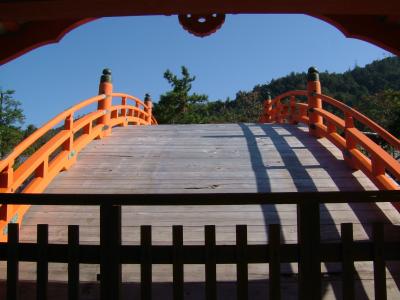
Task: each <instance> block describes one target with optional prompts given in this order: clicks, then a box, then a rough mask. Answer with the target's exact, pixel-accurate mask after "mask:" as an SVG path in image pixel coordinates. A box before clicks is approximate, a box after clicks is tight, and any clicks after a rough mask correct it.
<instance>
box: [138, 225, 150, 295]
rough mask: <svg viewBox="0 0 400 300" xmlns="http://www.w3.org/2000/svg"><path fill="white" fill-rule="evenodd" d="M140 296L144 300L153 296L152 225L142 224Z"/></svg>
mask: <svg viewBox="0 0 400 300" xmlns="http://www.w3.org/2000/svg"><path fill="white" fill-rule="evenodd" d="M140 245H141V263H140V297H141V299H142V300H151V298H152V254H151V226H149V225H143V226H140Z"/></svg>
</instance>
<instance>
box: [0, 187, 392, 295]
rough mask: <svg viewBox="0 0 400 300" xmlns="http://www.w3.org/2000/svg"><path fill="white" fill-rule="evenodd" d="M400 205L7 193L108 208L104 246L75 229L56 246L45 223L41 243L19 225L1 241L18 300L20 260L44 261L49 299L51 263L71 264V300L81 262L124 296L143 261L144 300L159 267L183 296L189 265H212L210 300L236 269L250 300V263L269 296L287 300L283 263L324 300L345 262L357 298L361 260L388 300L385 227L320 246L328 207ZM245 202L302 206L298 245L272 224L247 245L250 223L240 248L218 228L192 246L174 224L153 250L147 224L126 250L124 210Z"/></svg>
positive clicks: (258, 197) (13, 198)
mask: <svg viewBox="0 0 400 300" xmlns="http://www.w3.org/2000/svg"><path fill="white" fill-rule="evenodd" d="M399 201H400V192H399V191H374V192H320V193H258V194H163V195H86V194H85V195H51V194H0V203H1V204H29V205H39V204H40V205H80V206H85V205H97V206H100V245H81V244H79V227H78V226H76V225H70V226H69V227H68V244H51V243H48V225H46V224H39V225H37V227H38V228H37V243H20V242H19V237H18V232H19V228H18V224H9V231H8V242H7V243H0V260H1V261H7V284H6V288H7V299H17V298H18V281H19V280H18V266H19V262H25V261H28V262H36V263H37V279H36V280H37V283H36V284H37V285H36V293H37V299H47V285H48V263H53V262H58V263H67V264H68V299H78V298H79V295H78V291H79V284H80V282H79V264H100V275H99V279H100V294H101V299H120V296H121V292H120V287H121V264H139V265H140V271H141V283H140V287H141V299H151V297H152V294H151V290H152V265H153V264H171V265H172V266H173V278H172V282H173V283H172V285H173V297H174V299H183V298H184V293H183V288H184V276H183V266H184V265H185V264H203V265H205V290H206V291H205V295H206V299H216V296H217V278H216V265H217V264H236V266H237V299H248V264H249V263H269V280H270V288H269V296H270V297H269V299H280V297H281V282H280V277H281V276H280V274H281V263H290V262H297V263H298V265H299V274H298V275H299V280H298V284H299V299H307V300H310V299H320V298H321V263H323V262H340V263H342V280H343V284H342V288H343V291H342V292H343V297H344V299H355V293H354V290H355V289H354V284H355V281H354V277H355V269H354V262H355V261H372V262H373V267H374V292H375V299H386V298H387V296H386V275H385V261H389V260H390V261H399V260H400V241H395V242H387V241H385V239H384V230H383V224H373V238H372V240H371V241H353V229H352V224H349V223H347V224H341V241H338V242H335V243H321V242H320V216H319V213H320V204H324V203H356V202H363V203H364V202H365V203H371V202H393V203H395V204H396V203H398V202H399ZM217 204H218V205H238V204H240V205H245V204H296V205H297V212H298V216H297V226H298V243H297V244H284V243H281V241H280V225H279V224H273V225H269V227H268V235H269V243H268V244H254V245H253V244H251V245H248V243H247V226H246V225H236V245H217V244H216V238H215V225H207V226H205V231H204V233H205V244H204V245H184V243H183V227H182V226H180V225H176V226H173V230H172V235H173V244H172V245H152V237H151V233H152V229H151V226H148V225H147V226H141V230H140V240H141V243H140V245H121V206H122V205H150V206H151V205H217Z"/></svg>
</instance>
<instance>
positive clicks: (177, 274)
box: [172, 225, 184, 300]
mask: <svg viewBox="0 0 400 300" xmlns="http://www.w3.org/2000/svg"><path fill="white" fill-rule="evenodd" d="M172 241H173V246H174V252H173V256H174V257H173V260H174V262H173V271H172V272H173V274H172V277H173V299H176V300H183V297H184V290H183V281H184V278H183V277H184V271H183V226H181V225H174V226H173V227H172Z"/></svg>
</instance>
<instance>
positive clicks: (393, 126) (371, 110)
mask: <svg viewBox="0 0 400 300" xmlns="http://www.w3.org/2000/svg"><path fill="white" fill-rule="evenodd" d="M361 100H362V101H360V102H359V107H358V108H359V110H360V111H361V112H362V113H364V114H365V115H367V116H368V117H369V118H371V119H372V120H374V121H376V122H377V123H379V124H380V125H381V126H382V127H383V128H385V129H387V130H388V131H390V132H391V133H392V134H394V135H395V136H399V135H400V91H394V90H391V89H388V90H385V91H382V92H379V93H376V94H374V95H369V96H365V97H363V98H362V99H361ZM366 130H368V128H366Z"/></svg>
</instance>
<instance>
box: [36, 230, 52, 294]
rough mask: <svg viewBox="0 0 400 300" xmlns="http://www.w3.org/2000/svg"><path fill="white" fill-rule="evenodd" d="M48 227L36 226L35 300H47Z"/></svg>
mask: <svg viewBox="0 0 400 300" xmlns="http://www.w3.org/2000/svg"><path fill="white" fill-rule="evenodd" d="M48 232H49V226H48V225H47V224H39V225H37V264H36V268H37V275H36V299H43V300H45V299H47V285H48V260H47V245H48V236H49V235H48Z"/></svg>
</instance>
